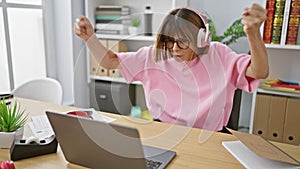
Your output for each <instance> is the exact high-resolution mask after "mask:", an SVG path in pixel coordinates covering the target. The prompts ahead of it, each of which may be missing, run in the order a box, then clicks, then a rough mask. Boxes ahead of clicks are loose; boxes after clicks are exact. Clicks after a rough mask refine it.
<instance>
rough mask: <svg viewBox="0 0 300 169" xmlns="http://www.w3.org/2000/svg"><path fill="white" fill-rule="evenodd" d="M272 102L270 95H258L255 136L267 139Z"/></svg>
mask: <svg viewBox="0 0 300 169" xmlns="http://www.w3.org/2000/svg"><path fill="white" fill-rule="evenodd" d="M270 101H271V96H270V95H264V94H257V96H256V103H255V113H254V123H253V134H256V135H260V136H262V137H263V138H267V129H268V119H269V112H270Z"/></svg>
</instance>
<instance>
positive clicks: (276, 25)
mask: <svg viewBox="0 0 300 169" xmlns="http://www.w3.org/2000/svg"><path fill="white" fill-rule="evenodd" d="M285 1H286V0H276V2H275V11H274V20H273V30H272V39H271V44H280V38H281V31H282V23H283V16H284V9H285Z"/></svg>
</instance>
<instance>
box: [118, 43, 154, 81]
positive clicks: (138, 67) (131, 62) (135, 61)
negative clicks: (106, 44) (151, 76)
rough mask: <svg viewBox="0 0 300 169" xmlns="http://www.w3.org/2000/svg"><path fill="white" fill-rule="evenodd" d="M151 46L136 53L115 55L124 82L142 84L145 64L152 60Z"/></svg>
mask: <svg viewBox="0 0 300 169" xmlns="http://www.w3.org/2000/svg"><path fill="white" fill-rule="evenodd" d="M152 49H153V47H152V46H149V47H143V48H140V49H139V50H138V51H137V52H123V53H116V55H117V57H118V59H119V62H120V71H121V74H122V76H123V77H124V78H125V80H126V82H128V83H131V82H133V81H141V82H143V77H144V76H143V73H144V70H145V67H146V63H147V62H148V60H149V59H151V58H152V54H153V53H152Z"/></svg>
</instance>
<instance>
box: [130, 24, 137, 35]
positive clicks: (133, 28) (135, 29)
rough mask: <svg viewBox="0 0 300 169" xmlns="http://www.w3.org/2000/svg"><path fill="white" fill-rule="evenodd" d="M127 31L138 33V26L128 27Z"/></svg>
mask: <svg viewBox="0 0 300 169" xmlns="http://www.w3.org/2000/svg"><path fill="white" fill-rule="evenodd" d="M128 32H129V34H130V35H137V34H138V28H137V27H134V26H129V27H128Z"/></svg>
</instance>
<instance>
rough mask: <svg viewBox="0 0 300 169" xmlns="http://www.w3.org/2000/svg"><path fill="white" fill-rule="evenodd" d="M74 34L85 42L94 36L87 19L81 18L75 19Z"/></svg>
mask: <svg viewBox="0 0 300 169" xmlns="http://www.w3.org/2000/svg"><path fill="white" fill-rule="evenodd" d="M74 32H75V34H76V35H77V36H79V37H80V38H81V39H83V40H84V41H85V42H87V41H88V39H89V38H90V37H91V36H92V35H93V34H94V28H93V26H92V24H91V22H90V21H89V20H88V18H87V17H85V16H81V17H79V18H77V19H76V23H75V25H74Z"/></svg>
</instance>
